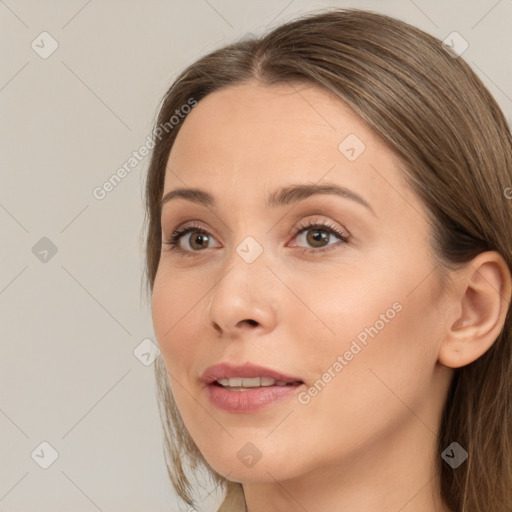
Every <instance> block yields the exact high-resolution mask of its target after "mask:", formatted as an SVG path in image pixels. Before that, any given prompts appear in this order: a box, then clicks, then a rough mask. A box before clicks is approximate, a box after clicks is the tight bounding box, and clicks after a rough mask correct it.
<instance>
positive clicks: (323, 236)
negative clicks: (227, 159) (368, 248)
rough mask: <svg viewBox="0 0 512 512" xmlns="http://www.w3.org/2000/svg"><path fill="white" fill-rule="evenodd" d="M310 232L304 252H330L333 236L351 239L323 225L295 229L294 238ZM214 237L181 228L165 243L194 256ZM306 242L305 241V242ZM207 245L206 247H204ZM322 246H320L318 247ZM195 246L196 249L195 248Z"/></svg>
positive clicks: (334, 228)
mask: <svg viewBox="0 0 512 512" xmlns="http://www.w3.org/2000/svg"><path fill="white" fill-rule="evenodd" d="M307 232H310V234H309V235H306V236H305V237H302V238H303V239H304V238H305V241H306V243H308V244H311V245H312V246H313V248H309V247H304V248H303V252H321V251H324V250H330V248H331V247H330V246H332V245H337V244H328V245H325V242H328V241H329V239H330V237H331V236H335V237H336V238H338V239H339V240H340V241H341V243H342V244H343V243H347V242H348V239H349V235H345V234H343V233H341V232H340V231H339V230H338V229H336V227H334V226H331V225H329V224H322V223H314V222H312V223H310V224H308V225H306V226H299V227H298V228H296V229H295V234H294V238H299V237H301V235H303V234H305V233H307ZM188 234H193V235H194V236H192V237H188V244H189V246H190V248H191V249H192V250H190V249H184V248H183V247H181V243H180V242H181V239H182V238H185V236H186V235H188ZM210 238H212V239H213V237H212V236H211V234H210V233H209V232H208V231H206V230H205V229H204V228H202V227H200V226H188V227H184V228H179V229H177V230H176V231H174V233H173V234H172V235H171V237H170V239H169V240H168V241H166V242H163V243H164V244H166V245H170V246H171V247H170V250H172V251H178V252H181V253H184V254H186V255H187V256H188V255H194V253H198V252H201V251H202V250H204V249H208V247H207V244H208V242H209V239H210ZM303 241H304V240H303ZM205 243H206V246H205V245H204V244H205ZM318 244H320V245H318ZM194 246H195V248H194ZM196 249H198V250H196Z"/></svg>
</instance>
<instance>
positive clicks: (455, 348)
mask: <svg viewBox="0 0 512 512" xmlns="http://www.w3.org/2000/svg"><path fill="white" fill-rule="evenodd" d="M457 274H460V275H459V276H458V277H457V279H456V284H455V286H454V290H455V293H454V295H453V297H452V298H453V300H454V301H455V304H454V306H455V307H454V308H453V311H454V312H455V313H454V315H452V317H451V318H449V323H448V326H449V329H448V331H447V332H446V335H445V338H444V340H443V342H442V344H441V347H440V351H439V362H440V363H441V364H443V365H444V366H448V367H450V368H459V367H461V366H465V365H467V364H470V363H472V362H473V361H475V360H476V359H478V358H479V357H480V356H481V355H483V354H484V353H485V352H486V351H487V350H489V348H491V346H492V345H493V343H494V342H495V341H496V339H497V338H498V336H499V334H500V332H501V330H502V329H503V325H504V323H505V318H506V315H507V312H508V310H509V308H510V300H511V288H512V285H511V282H512V278H511V275H510V270H509V268H508V265H507V263H506V262H505V260H504V259H503V257H502V256H501V255H500V254H499V253H498V252H496V251H487V252H483V253H480V254H479V255H478V256H476V257H475V258H474V259H473V260H471V261H470V262H469V263H468V264H467V266H465V267H464V269H463V270H462V271H457Z"/></svg>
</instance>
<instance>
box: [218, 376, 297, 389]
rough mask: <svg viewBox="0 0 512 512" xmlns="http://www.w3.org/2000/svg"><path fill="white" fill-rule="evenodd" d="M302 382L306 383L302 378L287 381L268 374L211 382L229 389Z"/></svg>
mask: <svg viewBox="0 0 512 512" xmlns="http://www.w3.org/2000/svg"><path fill="white" fill-rule="evenodd" d="M300 384H304V382H302V381H301V380H296V381H292V382H286V381H284V380H275V379H273V378H272V377H266V376H263V377H252V378H244V377H232V378H229V379H228V378H224V379H217V380H214V381H213V382H210V385H213V386H218V387H222V388H224V389H227V390H229V391H248V390H250V389H255V388H267V387H271V386H279V387H284V386H299V385H300Z"/></svg>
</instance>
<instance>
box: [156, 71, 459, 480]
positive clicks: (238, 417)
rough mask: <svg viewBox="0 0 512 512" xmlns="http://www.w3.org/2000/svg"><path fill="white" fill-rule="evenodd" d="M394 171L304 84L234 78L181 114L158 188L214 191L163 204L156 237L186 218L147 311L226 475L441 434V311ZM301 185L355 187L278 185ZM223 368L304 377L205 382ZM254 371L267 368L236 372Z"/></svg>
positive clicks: (278, 475)
mask: <svg viewBox="0 0 512 512" xmlns="http://www.w3.org/2000/svg"><path fill="white" fill-rule="evenodd" d="M401 172H402V171H401V170H400V169H399V162H398V159H397V158H396V156H395V155H394V154H393V153H392V152H391V151H390V149H389V148H388V147H386V146H385V145H384V143H383V142H382V141H381V140H380V139H378V138H377V137H376V136H375V135H374V134H373V133H372V132H371V131H370V130H369V128H368V127H366V126H365V125H364V124H363V122H362V121H361V119H360V118H358V117H357V116H356V115H355V114H354V113H352V112H351V111H350V110H349V109H348V107H347V106H346V105H345V104H344V103H343V102H342V101H340V100H339V99H338V98H336V97H334V96H333V95H331V94H330V93H328V92H325V91H324V90H322V89H319V88H317V87H314V86H304V85H293V86H292V85H278V86H264V85H261V84H260V83H258V82H256V81H253V82H248V83H246V84H243V85H237V86H230V87H228V88H225V89H223V90H220V91H217V92H215V93H212V94H210V95H208V96H207V97H206V98H204V99H203V100H201V101H200V102H199V103H198V104H197V106H196V107H195V108H194V109H193V110H192V112H191V113H190V114H189V115H188V117H187V118H186V120H185V121H184V123H183V126H182V127H181V129H180V131H179V134H178V136H177V139H176V141H175V144H174V146H173V148H172V151H171V153H170V155H169V160H168V164H167V170H166V175H165V185H164V192H163V195H164V196H165V195H166V194H168V193H169V192H170V191H173V190H176V189H184V188H193V189H200V190H201V191H203V192H204V193H207V194H209V195H211V196H212V198H213V200H212V201H211V203H210V204H202V203H201V202H200V201H198V200H197V198H198V196H197V195H196V196H195V198H196V201H193V200H191V199H187V198H185V197H182V196H179V197H174V198H173V199H171V200H169V201H167V202H166V203H165V204H164V205H163V208H162V217H161V223H162V239H163V241H164V242H166V241H169V239H170V238H171V236H172V234H173V232H174V231H175V230H176V229H178V228H187V227H191V226H192V227H191V230H190V231H189V232H188V233H185V234H183V236H182V237H181V239H180V240H178V241H177V242H176V243H177V245H176V246H175V248H174V249H172V248H171V246H169V245H166V244H162V253H161V257H160V264H159V267H158V272H157V275H156V280H155V284H154V292H153V304H152V311H153V322H154V328H155V334H156V337H157V340H158V342H159V345H160V348H161V351H162V356H163V359H164V361H165V365H166V367H167V370H168V373H169V380H170V384H171V388H172V392H173V395H174V398H175V400H176V403H177V406H178V408H179V411H180V413H181V416H182V418H183V421H184V423H185V426H186V428H187V429H188V431H189V433H190V434H191V436H192V438H193V439H194V441H195V443H196V444H197V446H198V448H199V450H200V451H201V452H202V454H203V455H204V457H205V458H206V460H207V461H208V463H209V464H210V465H211V466H212V467H213V468H214V469H215V470H216V471H217V472H218V473H220V474H222V475H224V476H226V477H227V478H229V479H230V480H233V481H238V482H263V481H269V482H271V481H274V480H275V479H277V480H284V479H289V478H294V477H299V476H300V475H304V474H306V473H309V472H312V471H314V470H320V469H321V468H326V467H328V466H332V465H338V467H340V466H339V465H340V464H345V463H347V464H348V463H349V462H350V464H351V466H350V467H353V468H355V467H356V466H355V463H356V462H357V463H360V464H361V465H362V464H366V467H367V468H368V467H369V466H368V465H367V464H374V463H375V460H379V457H384V459H385V456H386V455H385V453H386V454H392V453H393V450H395V452H394V453H395V454H396V453H397V452H396V450H397V447H398V446H399V445H400V442H401V441H400V440H405V439H407V440H409V441H408V442H409V443H410V442H411V440H412V439H414V440H415V441H418V440H421V441H422V442H423V445H422V446H426V444H425V443H429V444H431V443H433V442H434V439H435V438H434V435H433V432H434V431H435V430H436V429H437V421H438V415H439V414H440V411H441V408H442V405H443V402H444V399H445V392H446V390H447V386H448V384H449V380H450V377H451V373H449V369H447V368H446V367H443V366H441V365H440V364H438V362H437V357H438V351H439V348H440V344H441V342H442V340H443V333H444V332H445V329H446V327H447V325H446V318H447V316H446V315H447V314H448V311H449V310H450V307H451V306H450V303H448V302H446V301H445V298H444V297H445V296H444V294H443V292H442V289H441V285H440V280H439V275H438V273H437V271H436V270H435V262H434V260H433V257H432V255H431V253H430V252H429V238H428V237H429V231H428V225H427V220H426V213H425V209H424V207H423V206H422V204H421V203H420V201H419V199H418V198H417V197H416V195H415V194H413V192H412V191H410V190H409V189H408V188H407V187H406V185H405V183H404V182H403V181H402V175H401ZM300 186H302V187H304V186H315V187H329V186H331V187H332V186H337V187H343V188H344V189H347V190H349V191H350V192H346V193H345V194H344V195H340V194H335V193H326V190H327V189H324V192H323V193H315V194H310V193H309V192H307V191H305V190H307V189H304V190H303V191H302V192H300V191H299V192H296V193H294V192H287V193H284V194H282V193H280V191H281V190H284V189H288V188H291V187H300ZM351 194H354V195H351ZM356 195H357V196H356ZM356 197H359V198H360V199H357V198H356ZM269 198H272V199H273V203H275V204H273V205H271V206H269V205H268V204H267V201H268V200H269ZM277 199H281V201H277ZM308 225H311V226H313V227H308V228H307V229H306V230H303V231H302V232H301V233H299V234H297V232H298V231H299V230H301V229H302V228H304V227H307V226H308ZM198 229H199V231H198ZM205 232H206V234H205ZM336 232H338V233H339V234H340V235H341V237H340V236H339V235H338V234H336ZM345 237H346V238H347V240H346V241H344V240H345ZM179 249H181V250H179ZM451 311H453V310H451ZM218 363H228V364H230V365H232V366H238V365H241V366H243V365H246V363H250V364H253V365H259V366H263V367H265V368H267V369H269V371H268V372H267V373H269V375H270V376H271V375H272V374H271V373H270V370H273V371H275V372H279V373H280V374H284V375H286V376H290V377H292V378H297V379H298V380H300V381H301V383H300V384H292V385H287V386H286V387H284V386H279V385H273V386H270V387H266V386H261V381H260V382H258V381H257V380H253V381H240V382H236V381H231V382H229V384H231V385H232V386H236V385H237V384H238V385H239V384H240V383H242V384H245V385H247V386H250V385H258V384H260V387H258V388H254V389H252V390H249V391H244V390H234V389H226V388H222V387H221V386H219V385H218V384H207V383H205V382H204V381H203V380H202V377H203V375H204V373H205V371H206V370H207V369H208V368H209V367H211V366H212V365H216V364H218ZM237 371H238V370H235V371H234V373H232V374H230V376H231V377H235V376H236V375H237ZM258 371H259V372H260V376H261V377H265V376H267V377H268V376H269V375H266V372H265V371H264V370H256V375H255V374H250V373H248V374H246V375H247V376H252V377H255V376H257V375H258V373H257V372H258ZM207 373H208V372H207ZM222 373H223V371H222V369H221V372H220V375H222ZM224 373H225V372H224ZM238 373H241V371H238ZM213 375H214V376H216V377H218V376H219V374H213ZM212 378H213V377H212ZM263 381H264V382H263V383H264V384H269V383H272V381H267V380H265V379H263ZM283 391H284V392H283ZM245 393H247V395H245V397H244V394H245ZM272 396H274V397H278V398H279V399H274V400H270V401H269V402H265V400H268V399H269V397H272ZM246 397H247V398H246ZM386 450H387V451H386ZM361 467H362V466H361Z"/></svg>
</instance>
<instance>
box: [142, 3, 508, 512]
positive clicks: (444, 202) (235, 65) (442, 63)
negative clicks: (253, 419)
mask: <svg viewBox="0 0 512 512" xmlns="http://www.w3.org/2000/svg"><path fill="white" fill-rule="evenodd" d="M250 79H257V80H259V81H260V82H262V83H264V84H268V85H271V84H277V83H298V82H303V83H304V82H307V83H309V84H316V85H317V86H320V87H323V88H326V89H328V90H330V91H332V92H334V93H335V94H337V95H338V96H339V97H340V98H341V99H342V100H343V101H344V102H346V103H347V104H348V105H349V106H350V107H351V108H352V109H353V110H354V111H355V112H356V113H357V114H358V115H359V116H360V117H361V118H362V119H363V120H364V121H366V123H367V124H368V125H369V126H370V127H371V128H372V129H373V130H374V131H375V132H376V133H377V134H378V135H379V136H380V137H381V138H382V139H383V140H384V141H385V142H386V143H387V144H388V145H389V147H390V148H391V149H392V150H393V151H395V152H396V153H397V154H398V155H399V156H400V157H401V161H402V162H403V164H404V166H403V167H404V169H403V170H404V175H405V178H406V180H407V183H408V184H409V185H410V186H411V188H412V189H413V190H414V191H415V192H416V193H417V195H418V196H419V197H420V198H421V200H422V201H423V203H424V205H425V207H426V209H427V211H428V215H429V223H430V224H431V227H432V233H433V238H432V241H431V245H432V250H433V253H434V255H435V257H436V260H437V261H438V266H439V270H440V271H441V272H442V273H443V275H446V272H447V271H448V270H450V269H456V268H458V267H459V266H460V265H463V264H465V263H467V262H468V261H470V260H471V259H472V258H474V257H475V256H476V255H477V254H479V253H481V252H483V251H487V250H494V251H497V252H499V253H500V254H501V255H502V256H503V258H504V260H505V261H506V263H507V265H508V268H509V270H511V271H512V201H511V200H510V199H507V197H505V195H506V194H505V193H504V191H505V190H507V189H508V187H510V186H512V140H511V134H510V131H509V127H508V126H507V123H506V120H505V118H504V115H503V113H502V112H501V110H500V108H499V107H498V105H497V103H496V101H495V100H494V99H493V97H492V96H491V94H490V93H489V92H488V91H487V89H486V88H485V86H484V85H483V84H482V82H481V81H480V79H479V78H478V77H477V76H476V74H475V73H474V72H473V71H472V70H471V69H470V67H469V66H468V65H467V64H466V63H465V62H464V60H463V59H462V58H461V57H456V56H455V55H454V54H453V53H449V52H448V51H447V49H446V48H444V47H443V46H442V44H441V41H439V40H438V39H436V38H434V37H432V36H430V35H428V34H427V33H425V32H423V31H421V30H419V29H417V28H415V27H412V26H410V25H408V24H406V23H404V22H402V21H398V20H396V19H393V18H390V17H388V16H385V15H382V14H377V13H373V12H368V11H362V10H356V9H329V10H327V11H320V12H314V13H310V14H308V15H305V16H302V17H300V18H297V19H295V20H292V21H290V22H288V23H286V24H283V25H281V26H279V27H277V28H276V29H274V30H272V31H271V32H269V33H268V34H266V35H264V36H262V37H260V38H257V37H252V38H251V39H244V40H240V41H238V42H235V43H233V44H230V45H228V46H225V47H223V48H220V49H218V50H215V51H213V52H211V53H209V54H208V55H206V56H203V57H202V58H200V59H199V60H198V61H197V62H194V63H193V64H192V65H190V66H189V67H188V68H187V69H185V70H184V71H183V72H182V73H181V74H180V75H179V76H178V77H177V79H176V80H175V81H174V83H173V84H172V85H171V87H170V88H169V90H168V91H167V93H166V95H165V97H164V99H163V102H162V105H161V107H160V112H159V116H158V119H157V121H156V126H161V125H164V124H165V123H167V124H169V119H170V118H171V117H172V116H173V114H174V112H175V111H176V110H177V109H180V108H181V107H182V106H183V105H186V104H187V103H188V104H190V101H191V99H193V100H195V101H197V102H199V101H200V100H201V99H202V98H204V97H205V96H206V95H207V94H209V93H211V92H213V91H216V90H219V89H220V88H222V87H226V86H229V85H234V84H239V83H241V82H244V81H247V80H250ZM182 122H183V121H180V123H179V124H177V125H173V126H172V129H171V127H169V129H168V130H166V133H165V135H164V136H163V137H160V138H158V140H157V138H155V142H156V145H155V148H154V150H153V153H152V157H151V162H150V166H149V170H148V174H147V181H146V219H145V220H146V225H147V235H146V236H147V238H146V269H145V271H146V272H145V274H146V276H145V277H146V283H147V292H148V293H150V294H152V291H153V284H154V280H155V275H156V271H157V268H158V263H159V257H160V250H161V225H160V215H161V212H160V206H159V201H160V199H161V197H162V193H163V185H164V176H165V168H166V162H167V158H168V156H169V152H170V150H171V147H172V145H173V142H174V140H175V137H176V134H177V133H178V131H179V129H180V126H181V125H182ZM508 190H510V189H508ZM507 300H510V297H507ZM511 347H512V325H511V312H510V307H509V310H508V312H507V316H506V320H505V325H504V328H503V329H502V331H501V333H500V335H499V337H498V338H497V340H496V341H495V343H494V344H493V345H492V347H491V348H490V349H489V350H488V351H487V352H486V353H485V354H484V355H482V356H481V357H480V358H479V359H477V360H476V361H474V362H473V363H471V364H469V365H467V366H464V367H461V368H458V369H456V370H455V373H454V377H453V380H452V383H451V387H450V389H449V392H448V396H447V399H446V404H445V408H444V411H443V415H442V420H441V425H440V433H439V437H438V445H437V448H438V454H439V457H438V467H437V471H438V473H437V477H438V479H439V485H440V487H439V488H440V492H441V497H442V499H443V501H444V502H445V504H446V505H447V506H449V507H450V508H451V509H452V510H454V511H456V512H458V511H460V512H488V511H492V512H511V511H512V451H511V440H512V412H511V396H512V350H511ZM155 375H156V379H157V389H158V402H159V406H160V414H161V418H162V424H163V428H164V433H165V443H164V444H165V446H164V448H165V455H166V463H167V469H168V473H169V477H170V479H171V481H172V484H173V486H174V488H175V490H176V492H177V494H178V495H179V496H180V498H182V499H183V500H184V501H185V502H186V503H188V504H189V505H194V500H193V498H192V492H193V485H192V484H191V482H190V480H189V478H188V477H187V475H186V474H185V471H186V468H185V466H184V465H185V464H187V466H188V467H190V468H192V469H200V468H203V469H205V470H206V472H207V474H208V475H210V476H211V477H212V479H213V481H214V482H215V483H216V484H218V485H219V486H220V489H222V490H223V491H225V499H224V502H223V504H222V505H221V508H220V509H219V510H221V511H229V512H232V511H236V512H238V511H242V510H246V505H245V499H244V495H243V489H242V486H241V484H240V483H236V482H230V481H229V480H227V479H226V478H224V477H222V476H221V475H219V474H218V473H216V472H215V471H214V470H213V469H212V468H211V467H210V466H209V465H208V463H207V462H206V460H205V459H204V458H203V457H202V455H201V453H200V452H199V450H198V448H197V446H196V445H195V443H194V441H193V440H192V439H191V437H190V435H189V434H188V432H187V430H186V428H185V426H184V424H183V421H182V419H181V417H180V414H179V411H178V410H177V408H176V404H175V402H174V399H173V396H172V393H171V390H170V387H169V380H168V374H167V372H166V369H165V366H164V363H163V361H162V360H161V358H158V359H157V360H156V363H155ZM453 441H457V442H458V443H459V444H460V445H461V446H462V447H463V448H464V449H465V450H466V451H467V452H468V454H469V456H468V459H467V460H466V462H465V463H464V464H462V465H461V466H460V467H458V468H457V469H452V468H451V467H449V466H448V465H447V464H446V463H445V462H444V461H443V460H442V459H441V453H442V451H443V450H444V449H445V448H446V447H447V446H448V445H450V443H452V442H453Z"/></svg>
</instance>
